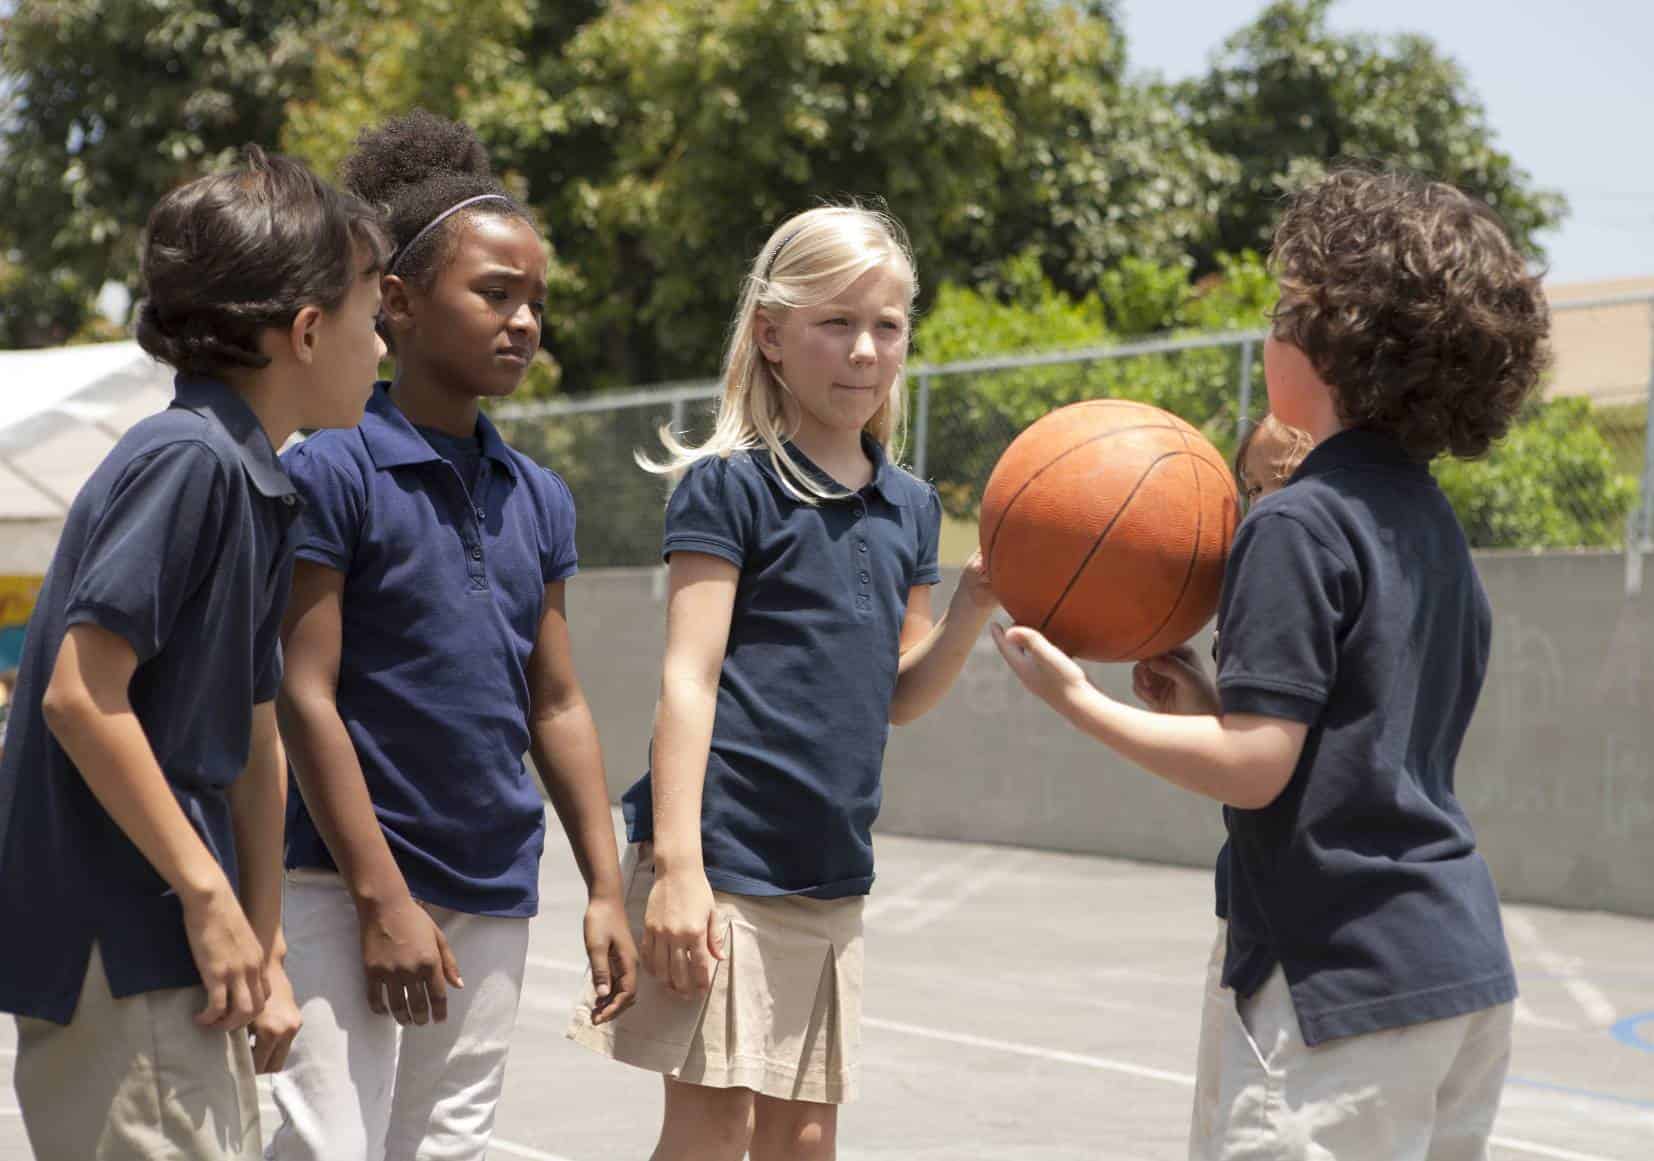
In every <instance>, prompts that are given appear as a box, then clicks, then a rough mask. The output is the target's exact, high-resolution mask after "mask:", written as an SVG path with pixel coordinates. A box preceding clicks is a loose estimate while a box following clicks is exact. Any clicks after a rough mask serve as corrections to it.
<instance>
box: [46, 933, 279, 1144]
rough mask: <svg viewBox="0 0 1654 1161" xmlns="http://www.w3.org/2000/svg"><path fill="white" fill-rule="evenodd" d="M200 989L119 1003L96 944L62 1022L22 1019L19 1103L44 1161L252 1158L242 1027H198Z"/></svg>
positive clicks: (252, 1106) (253, 1093)
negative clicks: (77, 994)
mask: <svg viewBox="0 0 1654 1161" xmlns="http://www.w3.org/2000/svg"><path fill="white" fill-rule="evenodd" d="M205 1006H206V992H205V991H204V990H203V989H202V988H199V987H194V988H170V989H167V990H165V991H159V992H144V993H142V994H140V995H136V996H128V997H127V998H125V999H121V1000H117V999H115V998H114V996H112V995H111V994H110V992H109V981H108V979H107V978H106V977H105V975H104V970H103V959H102V957H101V956H100V955H99V953H98V949H97V947H96V946H94V947H93V948H92V958H91V962H90V963H89V964H88V965H87V968H86V982H85V983H84V984H83V985H82V987H81V993H80V1002H79V1004H78V1005H77V1006H76V1008H75V1016H74V1019H73V1020H72V1021H71V1022H70V1023H69V1024H68V1025H67V1026H65V1025H60V1024H53V1023H51V1022H49V1021H46V1020H33V1019H30V1018H28V1017H19V1018H18V1020H17V1067H16V1082H17V1100H18V1104H19V1105H21V1106H22V1109H23V1126H24V1128H25V1129H26V1130H27V1132H28V1135H29V1144H30V1145H31V1146H33V1148H34V1153H35V1156H36V1157H39V1158H41V1159H42V1161H46V1159H51V1161H57V1159H59V1158H62V1159H63V1161H70V1159H74V1161H82V1159H84V1161H159V1159H166V1161H173V1159H178V1161H185V1159H187V1161H198V1159H199V1161H256V1158H257V1157H258V1145H259V1125H258V1090H257V1088H256V1087H255V1085H254V1083H253V1056H252V1051H251V1047H250V1045H249V1043H248V1039H247V1033H246V1032H244V1031H237V1032H214V1031H212V1030H211V1029H207V1028H202V1027H200V1026H199V1025H198V1024H196V1023H195V1016H196V1013H198V1012H200V1011H201V1009H202V1008H203V1007H205Z"/></svg>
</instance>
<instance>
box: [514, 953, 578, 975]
mask: <svg viewBox="0 0 1654 1161" xmlns="http://www.w3.org/2000/svg"><path fill="white" fill-rule="evenodd" d="M528 966H529V967H537V968H545V969H546V970H547V971H548V972H572V973H574V974H575V975H577V976H583V975H585V974H586V969H587V968H588V967H590V966H591V965H590V964H583V963H579V962H577V961H575V960H572V959H551V958H549V957H548V956H543V955H531V956H529V957H528Z"/></svg>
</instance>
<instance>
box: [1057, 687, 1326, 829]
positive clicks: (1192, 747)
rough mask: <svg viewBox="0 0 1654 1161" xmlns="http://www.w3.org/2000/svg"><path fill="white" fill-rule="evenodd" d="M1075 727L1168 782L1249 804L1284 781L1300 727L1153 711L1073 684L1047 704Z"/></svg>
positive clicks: (1263, 800) (1266, 799)
mask: <svg viewBox="0 0 1654 1161" xmlns="http://www.w3.org/2000/svg"><path fill="white" fill-rule="evenodd" d="M1052 704H1053V708H1055V709H1056V710H1057V711H1058V712H1059V713H1061V714H1062V715H1063V716H1064V717H1065V718H1067V719H1068V720H1069V721H1070V722H1072V723H1073V724H1074V725H1075V726H1076V727H1077V728H1078V729H1080V730H1082V731H1084V732H1085V733H1087V734H1090V735H1091V736H1092V737H1094V738H1096V739H1097V740H1098V741H1099V742H1102V743H1103V744H1104V745H1106V746H1108V747H1109V748H1110V749H1112V750H1114V751H1115V752H1117V753H1118V754H1120V756H1121V757H1123V758H1126V759H1128V760H1129V761H1131V762H1134V763H1136V764H1137V765H1139V766H1141V767H1142V768H1143V769H1145V770H1147V771H1148V772H1149V773H1151V774H1154V775H1156V776H1158V777H1160V778H1163V779H1165V780H1166V781H1167V782H1170V783H1172V784H1173V785H1175V786H1180V787H1182V788H1183V789H1185V790H1192V791H1193V792H1195V793H1196V794H1201V795H1204V796H1205V797H1207V798H1212V799H1215V800H1217V801H1218V802H1222V803H1224V804H1225V805H1228V806H1234V807H1238V808H1240V809H1243V810H1256V809H1259V808H1261V807H1264V806H1267V805H1269V803H1271V802H1273V801H1274V800H1275V798H1276V797H1277V796H1278V795H1279V794H1280V792H1281V790H1282V789H1284V788H1285V786H1286V783H1287V781H1288V780H1289V779H1290V778H1291V776H1292V771H1293V768H1294V766H1295V765H1296V763H1297V759H1298V753H1299V751H1300V750H1301V749H1302V748H1303V740H1304V734H1305V730H1304V727H1302V726H1300V725H1298V724H1296V723H1292V722H1284V721H1279V720H1277V719H1274V718H1264V717H1256V716H1254V715H1250V714H1230V715H1227V716H1224V717H1216V716H1213V715H1210V714H1186V715H1181V714H1180V715H1173V714H1157V713H1151V712H1150V711H1148V710H1142V709H1138V708H1137V707H1136V706H1130V705H1126V704H1125V703H1124V702H1119V701H1116V700H1114V699H1113V698H1111V697H1109V696H1108V695H1107V694H1105V693H1103V692H1102V691H1100V690H1098V689H1096V688H1095V687H1094V686H1091V685H1083V684H1076V685H1075V686H1073V687H1072V688H1071V689H1070V690H1069V691H1068V693H1067V695H1066V696H1064V697H1062V698H1061V699H1059V700H1058V701H1055V702H1053V703H1052Z"/></svg>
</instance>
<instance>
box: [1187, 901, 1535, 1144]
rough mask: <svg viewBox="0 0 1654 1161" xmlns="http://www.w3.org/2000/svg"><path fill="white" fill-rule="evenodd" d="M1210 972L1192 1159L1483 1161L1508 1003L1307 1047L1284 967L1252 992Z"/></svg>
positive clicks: (1507, 1035)
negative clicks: (1241, 991) (1241, 992)
mask: <svg viewBox="0 0 1654 1161" xmlns="http://www.w3.org/2000/svg"><path fill="white" fill-rule="evenodd" d="M1226 941H1227V929H1226V928H1225V926H1224V925H1223V924H1222V923H1220V924H1219V925H1218V938H1217V944H1216V946H1215V947H1214V948H1213V949H1212V959H1211V961H1210V962H1209V963H1208V964H1207V968H1206V1007H1205V1011H1204V1013H1203V1015H1202V1017H1201V1024H1200V1059H1199V1063H1198V1064H1197V1066H1196V1068H1195V1072H1196V1077H1195V1105H1194V1118H1193V1125H1192V1128H1191V1131H1190V1134H1189V1157H1190V1159H1191V1161H1321V1159H1323V1158H1336V1159H1337V1161H1486V1158H1487V1156H1488V1136H1489V1135H1490V1134H1491V1133H1492V1132H1493V1117H1494V1114H1495V1113H1497V1112H1498V1111H1499V1095H1500V1093H1501V1091H1502V1090H1503V1088H1504V1081H1505V1070H1506V1067H1507V1066H1508V1064H1509V1062H1510V1040H1511V1015H1512V1012H1513V1011H1514V1007H1513V1005H1511V1004H1499V1005H1496V1006H1494V1007H1492V1008H1485V1009H1483V1010H1482V1011H1480V1012H1471V1013H1468V1014H1467V1015H1463V1016H1454V1017H1451V1018H1449V1019H1445V1020H1432V1021H1428V1022H1426V1023H1423V1024H1411V1025H1408V1026H1406V1027H1403V1028H1390V1029H1386V1030H1385V1031H1382V1032H1369V1033H1366V1034H1365V1035H1361V1036H1349V1037H1345V1038H1344V1039H1341V1040H1330V1041H1327V1042H1326V1043H1324V1044H1319V1045H1317V1046H1315V1047H1314V1048H1311V1047H1309V1046H1308V1045H1306V1044H1305V1043H1304V1040H1303V1037H1302V1036H1301V1035H1300V1034H1299V1030H1298V1016H1297V1013H1296V1012H1295V1011H1294V1009H1293V1006H1292V994H1291V992H1290V991H1288V989H1287V984H1286V977H1285V975H1283V974H1282V972H1281V969H1280V968H1279V967H1276V968H1275V970H1274V971H1273V972H1272V973H1271V974H1270V976H1269V979H1268V980H1267V981H1266V982H1265V983H1264V986H1263V987H1262V988H1260V989H1259V990H1258V991H1257V992H1256V993H1254V994H1253V995H1250V996H1247V997H1245V998H1237V997H1236V995H1235V993H1234V991H1233V990H1231V989H1229V988H1226V987H1224V986H1223V951H1224V944H1225V943H1226Z"/></svg>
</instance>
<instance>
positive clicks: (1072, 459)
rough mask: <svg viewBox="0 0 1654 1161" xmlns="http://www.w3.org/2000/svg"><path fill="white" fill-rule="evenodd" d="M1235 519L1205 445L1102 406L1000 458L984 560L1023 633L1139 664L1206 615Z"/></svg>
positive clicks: (1078, 411)
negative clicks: (1036, 632) (1027, 631)
mask: <svg viewBox="0 0 1654 1161" xmlns="http://www.w3.org/2000/svg"><path fill="white" fill-rule="evenodd" d="M1238 519H1239V504H1238V501H1237V498H1236V496H1235V485H1234V481H1233V480H1232V479H1231V478H1230V475H1229V465H1228V464H1226V463H1224V461H1223V457H1222V456H1220V455H1219V454H1218V452H1217V449H1216V448H1214V447H1213V446H1212V445H1211V443H1210V442H1208V441H1207V439H1206V437H1205V436H1203V435H1201V434H1200V432H1198V431H1196V430H1195V429H1194V428H1193V427H1190V426H1189V425H1188V424H1187V423H1184V422H1183V421H1182V420H1181V419H1179V418H1177V416H1175V415H1172V414H1170V413H1169V412H1166V411H1162V410H1161V409H1160V408H1158V407H1151V406H1149V405H1148V404H1146V403H1132V402H1130V401H1128V400H1124V399H1097V400H1092V401H1090V402H1087V403H1074V404H1070V405H1069V406H1067V407H1063V408H1060V409H1058V410H1056V411H1053V412H1052V413H1051V414H1050V415H1047V416H1046V417H1045V418H1043V419H1041V420H1039V421H1038V422H1037V423H1035V424H1033V425H1032V426H1031V427H1029V428H1028V430H1026V431H1024V432H1023V433H1022V434H1021V435H1019V436H1017V438H1016V440H1015V441H1014V442H1013V443H1012V444H1011V446H1010V447H1008V448H1006V449H1005V454H1004V455H1002V456H1001V457H1000V458H999V463H997V464H996V465H994V472H993V475H992V476H991V477H990V478H989V480H988V490H987V492H986V493H985V494H984V495H983V497H982V522H981V529H980V535H981V539H982V557H983V561H984V563H985V564H986V566H987V570H988V582H989V584H990V585H991V586H992V587H993V591H994V595H995V596H997V597H998V598H999V600H1000V603H1001V604H1003V605H1004V606H1005V611H1006V612H1007V613H1009V614H1010V615H1011V616H1012V617H1013V618H1015V620H1016V622H1017V624H1019V625H1030V626H1032V627H1034V628H1036V629H1038V630H1040V631H1041V632H1042V633H1044V634H1045V635H1046V636H1047V637H1049V638H1050V639H1051V640H1052V642H1054V643H1055V644H1056V645H1058V646H1059V647H1060V648H1062V649H1063V650H1065V651H1066V652H1068V653H1071V654H1073V655H1074V656H1076V657H1083V658H1086V659H1088V660H1091V661H1135V660H1139V659H1141V658H1144V657H1152V656H1153V655H1155V654H1156V653H1162V652H1164V651H1165V650H1167V649H1171V648H1174V647H1176V646H1178V645H1181V644H1182V643H1183V642H1185V641H1187V640H1188V639H1189V638H1190V637H1192V636H1194V634H1195V632H1196V631H1197V630H1198V629H1199V628H1200V627H1201V626H1202V625H1204V624H1205V623H1206V622H1207V620H1209V619H1210V618H1211V616H1212V613H1213V612H1214V611H1215V610H1216V609H1217V602H1218V590H1219V588H1220V587H1221V586H1222V583H1223V564H1224V560H1225V558H1226V557H1227V556H1228V553H1229V542H1230V541H1231V540H1232V539H1233V538H1234V534H1235V523H1236V521H1237V520H1238Z"/></svg>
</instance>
